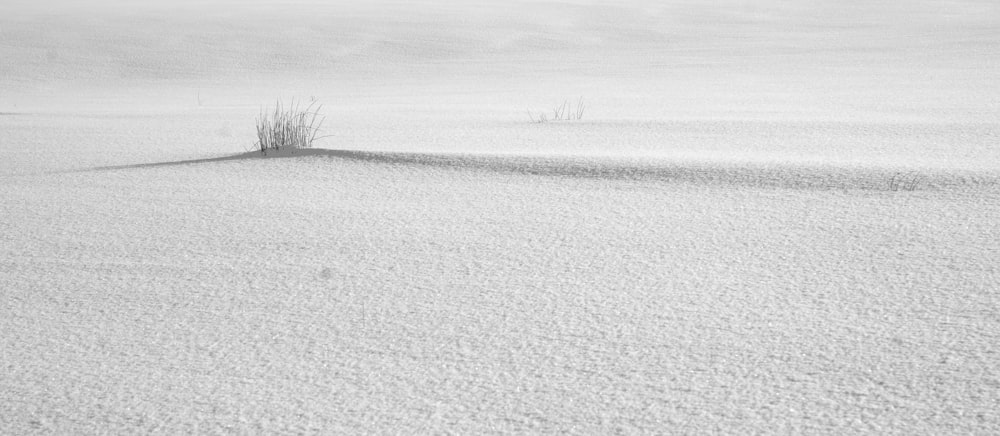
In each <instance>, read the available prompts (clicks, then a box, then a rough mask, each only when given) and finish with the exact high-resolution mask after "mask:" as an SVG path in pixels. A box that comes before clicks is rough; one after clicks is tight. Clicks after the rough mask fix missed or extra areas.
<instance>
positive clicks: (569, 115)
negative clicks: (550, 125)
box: [528, 97, 586, 123]
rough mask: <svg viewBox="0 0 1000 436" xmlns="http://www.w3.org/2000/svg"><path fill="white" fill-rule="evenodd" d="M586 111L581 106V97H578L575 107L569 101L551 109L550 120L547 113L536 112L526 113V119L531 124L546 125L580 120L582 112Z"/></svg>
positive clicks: (583, 106)
mask: <svg viewBox="0 0 1000 436" xmlns="http://www.w3.org/2000/svg"><path fill="white" fill-rule="evenodd" d="M584 110H586V105H584V104H583V97H580V99H579V100H577V102H576V106H574V105H573V104H572V103H570V102H569V100H566V101H563V104H562V105H560V106H556V107H554V108H552V118H549V115H548V113H547V112H544V111H542V112H538V113H537V114H533V113H532V112H531V111H528V118H529V119H531V122H533V123H547V122H549V121H570V120H582V119H583V112H584Z"/></svg>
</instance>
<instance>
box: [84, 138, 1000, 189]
mask: <svg viewBox="0 0 1000 436" xmlns="http://www.w3.org/2000/svg"><path fill="white" fill-rule="evenodd" d="M307 157H328V158H336V159H346V160H352V161H364V162H370V163H373V164H380V165H393V166H402V167H436V168H444V169H450V170H457V171H490V172H496V173H503V174H511V175H527V176H543V177H570V178H587V179H605V180H634V181H646V182H679V183H692V184H712V185H732V186H752V187H767V188H782V189H808V190H838V189H843V190H868V191H886V190H888V191H897V190H900V191H920V190H950V189H969V188H988V187H995V186H998V185H1000V176H998V175H996V174H993V173H990V172H986V171H980V172H976V171H960V170H941V169H916V168H889V167H874V166H867V167H865V166H849V165H833V164H808V163H784V162H768V163H764V162H739V161H732V162H723V161H709V160H671V159H648V158H627V157H610V156H573V155H526V154H473V153H427V152H384V151H360V150H339V149H321V148H313V149H297V150H281V151H278V152H272V153H269V154H268V155H267V156H264V155H262V154H261V153H259V152H256V151H252V152H247V153H243V154H237V155H230V156H222V157H216V158H205V159H193V160H182V161H173V162H158V163H145V164H132V165H116V166H102V167H97V168H93V169H90V170H86V171H93V170H101V171H106V170H123V169H137V168H151V167H161V166H171V165H192V164H208V163H218V162H226V161H238V160H247V159H261V158H307Z"/></svg>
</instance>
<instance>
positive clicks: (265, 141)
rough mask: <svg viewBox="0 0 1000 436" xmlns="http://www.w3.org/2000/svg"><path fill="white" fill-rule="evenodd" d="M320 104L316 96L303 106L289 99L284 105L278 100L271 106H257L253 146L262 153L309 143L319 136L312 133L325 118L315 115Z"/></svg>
mask: <svg viewBox="0 0 1000 436" xmlns="http://www.w3.org/2000/svg"><path fill="white" fill-rule="evenodd" d="M322 108H323V105H321V104H319V103H318V102H317V101H316V99H310V100H309V104H308V105H305V106H304V107H303V106H302V105H301V104H300V103H299V102H296V101H295V100H294V99H293V100H292V101H291V103H289V105H288V106H285V105H284V104H283V103H282V102H281V100H278V101H276V102H275V104H274V108H273V109H264V108H261V111H260V115H259V116H258V117H257V120H256V124H257V143H256V144H255V147H254V148H259V149H260V152H261V153H263V154H265V155H266V154H267V152H268V150H273V151H278V150H281V149H283V148H290V149H298V148H309V147H312V145H313V142H314V141H315V140H317V139H320V138H323V136H316V135H317V134H318V133H319V130H320V127H321V126H322V125H323V121H324V120H325V119H326V118H325V117H322V116H320V115H319V110H320V109H322Z"/></svg>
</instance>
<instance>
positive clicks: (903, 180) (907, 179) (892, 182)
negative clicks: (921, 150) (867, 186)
mask: <svg viewBox="0 0 1000 436" xmlns="http://www.w3.org/2000/svg"><path fill="white" fill-rule="evenodd" d="M923 180H924V178H923V176H921V175H920V174H917V173H916V172H913V171H910V172H908V173H895V174H893V175H892V177H889V180H888V188H889V190H890V191H916V190H917V188H918V187H919V186H920V183H921V182H923Z"/></svg>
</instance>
